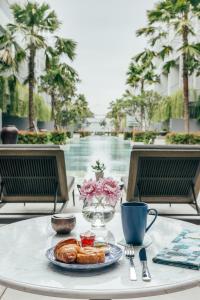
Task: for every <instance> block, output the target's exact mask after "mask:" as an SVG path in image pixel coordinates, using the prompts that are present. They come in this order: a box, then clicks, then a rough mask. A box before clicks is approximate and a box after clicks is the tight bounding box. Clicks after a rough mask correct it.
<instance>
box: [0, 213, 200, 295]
mask: <svg viewBox="0 0 200 300" xmlns="http://www.w3.org/2000/svg"><path fill="white" fill-rule="evenodd" d="M76 217H77V225H76V228H75V230H74V231H73V232H72V233H71V235H74V236H76V235H77V236H79V234H80V232H83V231H85V230H87V229H90V224H89V223H87V222H86V221H85V220H84V219H83V217H82V215H81V214H76ZM149 218H151V216H149ZM107 228H108V229H109V232H108V235H109V239H110V240H111V241H112V242H114V241H115V242H117V241H119V240H121V239H122V238H123V233H122V228H121V218H120V214H118V213H116V214H115V216H114V218H113V220H112V221H111V222H109V223H108V224H107ZM185 228H189V229H190V228H191V229H195V228H198V226H197V225H193V224H189V223H186V222H182V221H177V220H172V219H169V218H163V217H158V218H157V220H156V222H155V224H154V225H153V226H152V228H151V229H150V230H149V235H150V236H151V238H152V244H151V246H150V247H149V248H148V249H147V255H148V265H149V269H150V272H151V275H152V280H151V282H144V281H142V279H141V271H142V270H141V265H140V261H139V258H138V252H137V250H136V257H135V265H136V272H137V277H138V280H137V281H135V282H134V281H130V280H129V262H128V261H127V259H125V258H124V257H123V258H122V259H121V260H120V261H119V262H118V263H116V264H115V265H113V266H112V267H109V268H107V269H104V270H101V271H100V270H99V271H98V272H97V271H95V272H90V273H83V272H81V273H78V272H69V271H63V269H60V268H58V267H56V266H53V265H51V263H49V261H48V260H47V258H46V257H45V252H46V250H47V249H48V248H50V247H52V246H53V245H55V244H56V243H57V242H58V241H59V240H61V239H63V238H66V237H67V235H63V236H58V235H56V234H55V232H54V231H53V229H52V228H51V223H50V217H49V216H47V217H40V218H34V219H29V220H25V221H21V222H17V223H12V224H9V225H7V226H4V227H2V228H1V229H0V257H1V259H0V284H2V285H4V286H7V287H10V288H13V289H17V290H21V291H25V292H30V293H35V294H40V295H47V296H52V297H60V298H74V299H83V298H84V299H108V298H112V299H126V298H136V297H144V296H153V295H161V294H165V293H170V292H175V291H180V290H184V289H188V288H191V287H194V286H197V285H199V284H200V272H199V271H196V270H189V269H183V268H178V267H172V266H165V265H159V264H156V263H153V262H152V257H154V256H155V254H157V252H158V251H159V250H160V249H161V248H162V247H164V246H167V245H168V244H169V242H170V241H171V240H172V239H174V238H175V236H176V235H177V234H178V233H179V232H180V231H181V230H182V229H185Z"/></svg>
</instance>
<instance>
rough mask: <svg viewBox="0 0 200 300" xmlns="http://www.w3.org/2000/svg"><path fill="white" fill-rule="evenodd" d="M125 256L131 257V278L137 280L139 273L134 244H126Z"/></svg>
mask: <svg viewBox="0 0 200 300" xmlns="http://www.w3.org/2000/svg"><path fill="white" fill-rule="evenodd" d="M124 253H125V256H126V257H127V258H128V259H129V261H130V280H134V281H135V280H137V275H136V272H135V266H134V261H133V259H134V257H135V251H134V247H133V246H132V245H127V246H125V249H124Z"/></svg>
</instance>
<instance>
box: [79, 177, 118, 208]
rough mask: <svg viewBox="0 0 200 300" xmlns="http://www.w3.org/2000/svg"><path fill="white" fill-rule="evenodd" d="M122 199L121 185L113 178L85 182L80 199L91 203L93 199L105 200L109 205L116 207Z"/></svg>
mask: <svg viewBox="0 0 200 300" xmlns="http://www.w3.org/2000/svg"><path fill="white" fill-rule="evenodd" d="M120 197H121V190H120V186H119V183H118V182H117V181H116V180H114V179H112V178H102V179H100V180H99V181H95V180H92V179H90V180H85V181H84V182H83V185H82V186H81V188H80V199H81V200H87V201H91V200H92V199H93V198H101V199H102V198H104V199H105V201H106V203H107V204H110V205H112V206H115V205H116V203H117V201H118V200H119V199H120Z"/></svg>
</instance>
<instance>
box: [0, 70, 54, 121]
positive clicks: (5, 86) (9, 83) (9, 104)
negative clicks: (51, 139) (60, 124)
mask: <svg viewBox="0 0 200 300" xmlns="http://www.w3.org/2000/svg"><path fill="white" fill-rule="evenodd" d="M34 103H35V111H36V118H37V119H38V120H39V121H50V119H51V111H50V106H49V105H48V104H47V103H46V102H45V99H44V98H43V97H42V96H41V95H39V94H36V93H35V94H34ZM0 108H1V109H2V111H3V112H7V113H8V114H10V115H12V116H18V117H27V116H28V87H27V86H25V85H22V84H21V83H20V82H19V81H18V80H17V79H16V78H15V77H14V76H10V77H8V78H4V77H2V76H1V77H0Z"/></svg>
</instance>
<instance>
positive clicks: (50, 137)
mask: <svg viewBox="0 0 200 300" xmlns="http://www.w3.org/2000/svg"><path fill="white" fill-rule="evenodd" d="M66 141H67V133H66V132H63V131H52V132H32V131H20V132H19V134H18V144H50V143H53V144H55V145H64V144H66Z"/></svg>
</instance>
